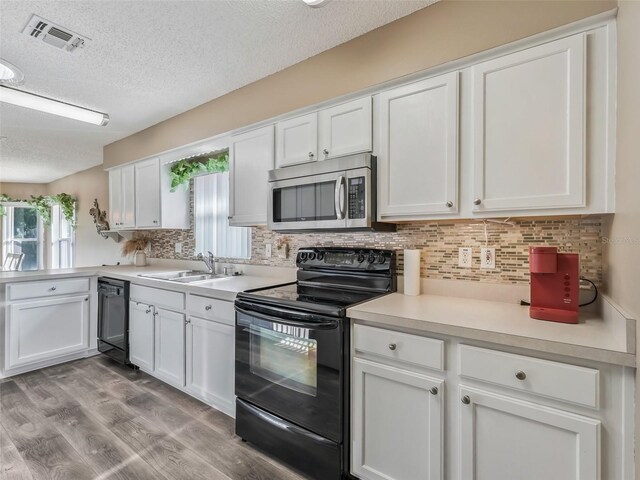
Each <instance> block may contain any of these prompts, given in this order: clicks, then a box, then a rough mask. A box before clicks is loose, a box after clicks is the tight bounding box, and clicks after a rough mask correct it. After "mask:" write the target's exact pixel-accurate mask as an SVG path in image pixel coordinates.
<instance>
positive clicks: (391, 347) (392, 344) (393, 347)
mask: <svg viewBox="0 0 640 480" xmlns="http://www.w3.org/2000/svg"><path fill="white" fill-rule="evenodd" d="M396 348H397V345H396V344H395V343H390V344H389V350H395V349H396Z"/></svg>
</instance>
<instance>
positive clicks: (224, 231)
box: [193, 172, 251, 260]
mask: <svg viewBox="0 0 640 480" xmlns="http://www.w3.org/2000/svg"><path fill="white" fill-rule="evenodd" d="M193 190H194V197H193V203H194V206H193V224H194V230H195V237H196V251H195V253H196V254H197V253H202V254H203V255H206V254H207V252H208V251H211V252H212V253H213V255H214V256H215V257H216V258H224V259H229V260H234V259H238V260H248V259H250V258H251V228H250V227H231V226H229V172H224V173H211V174H206V175H200V176H197V177H195V178H194V180H193Z"/></svg>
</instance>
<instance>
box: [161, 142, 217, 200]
mask: <svg viewBox="0 0 640 480" xmlns="http://www.w3.org/2000/svg"><path fill="white" fill-rule="evenodd" d="M228 171H229V153H228V152H224V153H221V154H219V155H216V156H214V157H197V158H193V159H188V158H185V159H184V160H180V161H179V162H176V163H174V164H173V165H171V168H170V170H169V173H170V175H171V191H172V192H175V190H176V188H178V187H179V186H180V185H185V184H188V183H189V180H191V179H192V178H193V177H196V176H198V175H204V174H207V173H222V172H228Z"/></svg>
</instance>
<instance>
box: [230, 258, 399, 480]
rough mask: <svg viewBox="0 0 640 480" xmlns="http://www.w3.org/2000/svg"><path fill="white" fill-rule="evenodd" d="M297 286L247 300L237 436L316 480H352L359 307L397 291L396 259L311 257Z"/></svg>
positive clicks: (241, 322) (241, 298)
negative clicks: (352, 319) (353, 309)
mask: <svg viewBox="0 0 640 480" xmlns="http://www.w3.org/2000/svg"><path fill="white" fill-rule="evenodd" d="M296 265H297V266H298V272H297V282H295V283H291V284H286V285H279V286H275V287H271V288H264V289H256V290H251V291H248V292H244V293H240V294H238V297H237V299H236V303H235V307H236V395H237V400H236V433H237V434H238V435H239V436H240V437H242V438H243V439H244V440H246V441H249V442H250V443H253V444H255V445H256V446H258V447H260V448H261V449H263V450H265V451H267V452H269V453H271V454H272V455H274V456H276V457H278V458H279V459H281V460H282V461H284V462H286V463H289V464H290V465H292V466H293V467H295V468H297V469H299V470H300V471H302V472H304V473H305V474H306V475H308V476H309V477H311V478H316V479H322V480H330V479H340V478H344V477H346V476H347V473H348V470H349V448H348V447H349V372H350V356H349V341H350V326H349V322H348V318H347V316H346V311H347V309H348V308H349V307H350V306H353V305H355V304H358V303H361V302H364V301H368V300H371V299H373V298H375V297H378V296H380V295H385V294H387V293H390V292H393V291H395V253H394V252H393V251H391V250H376V249H353V248H337V247H322V248H320V247H318V248H303V249H300V250H299V251H298V254H297V257H296Z"/></svg>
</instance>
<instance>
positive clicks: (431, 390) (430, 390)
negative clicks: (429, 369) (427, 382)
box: [429, 387, 438, 395]
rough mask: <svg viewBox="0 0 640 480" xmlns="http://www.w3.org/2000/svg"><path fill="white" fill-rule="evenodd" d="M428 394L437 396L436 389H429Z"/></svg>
mask: <svg viewBox="0 0 640 480" xmlns="http://www.w3.org/2000/svg"><path fill="white" fill-rule="evenodd" d="M429 393H430V394H431V395H437V394H438V387H431V388H430V389H429Z"/></svg>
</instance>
